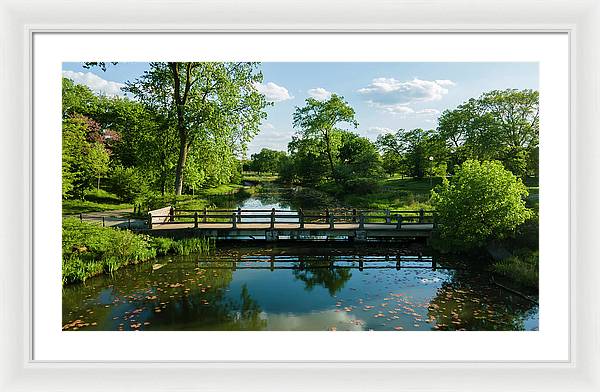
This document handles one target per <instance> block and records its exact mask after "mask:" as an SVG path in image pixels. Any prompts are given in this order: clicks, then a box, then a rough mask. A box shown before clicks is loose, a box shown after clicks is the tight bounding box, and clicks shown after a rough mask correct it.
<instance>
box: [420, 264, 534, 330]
mask: <svg viewBox="0 0 600 392" xmlns="http://www.w3.org/2000/svg"><path fill="white" fill-rule="evenodd" d="M477 282H478V283H477ZM486 282H487V279H486V278H485V277H482V276H477V275H475V274H474V273H468V272H462V271H460V272H459V271H457V272H456V273H455V274H454V276H453V278H452V280H451V281H449V282H445V283H443V284H442V287H440V288H439V289H438V292H437V295H436V296H435V298H433V300H431V302H430V303H429V312H428V316H429V320H430V322H432V324H434V325H437V328H438V329H440V330H452V331H454V330H462V329H464V330H473V331H494V330H505V331H506V330H510V331H513V330H523V329H524V318H525V317H527V314H528V313H529V312H530V311H531V310H532V308H533V306H534V304H533V303H531V302H529V301H526V300H524V299H522V298H520V297H517V296H514V295H512V294H510V293H508V292H506V291H504V290H502V289H500V288H498V287H495V286H493V285H492V284H490V283H486Z"/></svg>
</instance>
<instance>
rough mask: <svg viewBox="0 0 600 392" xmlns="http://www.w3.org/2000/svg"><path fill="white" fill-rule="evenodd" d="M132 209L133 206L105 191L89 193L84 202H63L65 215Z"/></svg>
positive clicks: (76, 200) (77, 200)
mask: <svg viewBox="0 0 600 392" xmlns="http://www.w3.org/2000/svg"><path fill="white" fill-rule="evenodd" d="M125 209H130V210H132V211H133V204H131V203H127V202H124V201H122V200H120V199H119V198H118V197H117V195H115V194H112V193H109V192H107V191H105V190H103V189H100V190H92V191H88V192H86V194H85V197H84V199H83V200H81V199H72V200H63V201H62V213H63V215H77V214H82V213H83V214H85V213H88V212H97V211H114V210H125Z"/></svg>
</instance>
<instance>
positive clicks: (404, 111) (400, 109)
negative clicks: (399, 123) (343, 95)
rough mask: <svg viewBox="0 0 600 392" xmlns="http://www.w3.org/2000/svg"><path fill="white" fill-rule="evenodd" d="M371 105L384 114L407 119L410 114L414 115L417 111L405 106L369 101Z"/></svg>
mask: <svg viewBox="0 0 600 392" xmlns="http://www.w3.org/2000/svg"><path fill="white" fill-rule="evenodd" d="M368 102H369V104H370V105H371V106H373V107H375V108H377V109H379V110H381V111H383V112H386V113H390V114H395V115H400V116H401V117H406V116H407V115H409V114H413V113H414V112H415V111H414V110H413V109H412V108H409V107H408V106H406V105H405V104H383V103H378V102H373V101H368Z"/></svg>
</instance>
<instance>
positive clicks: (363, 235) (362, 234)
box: [354, 230, 367, 242]
mask: <svg viewBox="0 0 600 392" xmlns="http://www.w3.org/2000/svg"><path fill="white" fill-rule="evenodd" d="M354 240H355V241H356V242H365V241H366V240H367V231H366V230H356V235H355V236H354Z"/></svg>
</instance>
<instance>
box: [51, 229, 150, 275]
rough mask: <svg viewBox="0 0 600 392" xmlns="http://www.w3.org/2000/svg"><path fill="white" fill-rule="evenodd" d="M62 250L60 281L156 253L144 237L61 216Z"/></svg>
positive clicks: (113, 269) (102, 270) (135, 261)
mask: <svg viewBox="0 0 600 392" xmlns="http://www.w3.org/2000/svg"><path fill="white" fill-rule="evenodd" d="M62 253H63V262H62V264H63V284H67V283H74V282H82V281H85V280H86V279H87V278H89V277H90V276H94V275H98V274H100V273H103V272H108V273H110V272H113V271H115V270H117V269H118V268H120V267H122V266H124V265H127V264H137V263H139V262H141V261H145V260H149V259H151V258H153V257H155V256H156V251H155V250H154V249H152V248H151V247H150V246H149V244H148V242H147V240H146V239H145V238H144V237H141V236H138V235H135V234H133V233H132V232H130V231H125V230H117V229H111V228H104V227H101V226H98V225H95V224H92V223H86V222H80V221H79V220H77V219H64V220H63V230H62Z"/></svg>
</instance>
